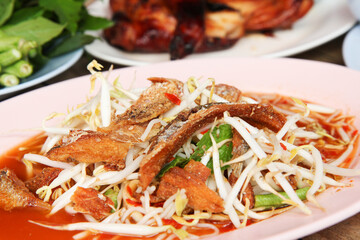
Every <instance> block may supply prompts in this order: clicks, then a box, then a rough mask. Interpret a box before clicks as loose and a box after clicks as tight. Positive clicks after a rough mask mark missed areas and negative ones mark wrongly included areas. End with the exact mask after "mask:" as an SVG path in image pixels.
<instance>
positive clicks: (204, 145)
mask: <svg viewBox="0 0 360 240" xmlns="http://www.w3.org/2000/svg"><path fill="white" fill-rule="evenodd" d="M211 134H212V135H213V137H214V139H215V141H216V143H219V142H221V141H224V140H226V139H231V138H232V137H233V133H232V129H231V126H230V125H229V124H222V125H220V126H219V127H215V128H214V129H213V131H212V132H211ZM211 146H212V142H211V138H210V131H208V132H206V133H205V134H204V135H203V137H202V138H201V139H200V141H199V142H198V143H197V144H196V149H195V151H194V153H193V154H192V155H191V156H190V159H194V160H195V161H201V157H202V156H203V155H204V153H205V151H206V150H208V149H209V148H210V147H211ZM232 148H233V144H232V142H229V143H226V144H224V145H223V146H221V147H220V148H219V158H220V160H221V161H222V162H227V161H229V160H230V159H231V158H232ZM207 167H208V168H210V169H213V166H212V161H209V162H208V164H207ZM223 169H224V168H223Z"/></svg>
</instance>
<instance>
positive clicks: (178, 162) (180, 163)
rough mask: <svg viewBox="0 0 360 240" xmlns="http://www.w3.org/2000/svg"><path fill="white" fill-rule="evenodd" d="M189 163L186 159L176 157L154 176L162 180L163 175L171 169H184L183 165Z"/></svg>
mask: <svg viewBox="0 0 360 240" xmlns="http://www.w3.org/2000/svg"><path fill="white" fill-rule="evenodd" d="M189 161H190V159H186V158H182V157H179V156H176V157H175V158H174V159H173V160H172V161H171V162H168V163H166V164H165V165H164V166H163V167H162V169H161V170H160V172H159V173H158V175H157V176H156V178H162V177H163V176H164V174H165V173H166V172H167V171H169V170H170V169H171V168H173V167H181V168H183V167H185V165H186V164H187V163H188V162H189Z"/></svg>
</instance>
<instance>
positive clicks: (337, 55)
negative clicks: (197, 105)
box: [16, 35, 360, 240]
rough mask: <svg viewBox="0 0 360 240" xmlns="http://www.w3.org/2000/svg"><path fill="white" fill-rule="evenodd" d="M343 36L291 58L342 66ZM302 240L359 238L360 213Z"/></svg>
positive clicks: (81, 69)
mask: <svg viewBox="0 0 360 240" xmlns="http://www.w3.org/2000/svg"><path fill="white" fill-rule="evenodd" d="M344 36H345V35H342V36H340V37H338V38H336V39H334V40H332V41H330V42H328V43H326V44H324V45H321V46H319V47H317V48H314V49H312V50H309V51H306V52H303V53H300V54H297V55H295V56H291V58H298V59H307V60H315V61H321V62H328V63H333V64H338V65H343V66H344V60H343V58H342V52H341V48H342V43H343V40H344ZM92 59H93V57H91V56H90V55H88V54H87V53H86V52H85V53H84V54H83V56H82V57H81V59H80V60H79V61H78V62H77V63H76V64H75V65H73V66H72V67H71V68H70V69H68V70H67V71H65V72H64V73H62V74H60V75H58V76H56V77H54V78H52V79H50V80H49V81H46V82H44V83H41V84H39V85H37V86H34V87H31V88H29V89H27V90H24V91H20V92H17V93H16V95H18V94H21V93H24V92H27V91H31V90H33V89H36V88H40V87H43V86H47V85H50V84H54V83H57V82H60V81H66V80H68V79H71V78H74V77H79V76H83V75H87V74H88V71H87V69H86V66H87V64H88V63H89V62H90V61H91V60H92ZM99 62H100V63H101V64H103V65H104V67H105V68H104V69H108V68H109V66H110V65H111V63H107V62H104V61H99ZM121 67H124V66H120V65H114V68H115V69H116V68H121ZM302 239H303V240H318V239H321V240H325V239H339V240H350V239H354V240H355V239H360V214H359V213H355V212H354V216H353V217H351V218H349V219H347V220H345V221H343V222H340V223H338V224H336V225H334V226H332V227H329V228H327V229H325V230H322V231H320V232H316V233H314V234H312V235H309V236H306V237H304V238H302Z"/></svg>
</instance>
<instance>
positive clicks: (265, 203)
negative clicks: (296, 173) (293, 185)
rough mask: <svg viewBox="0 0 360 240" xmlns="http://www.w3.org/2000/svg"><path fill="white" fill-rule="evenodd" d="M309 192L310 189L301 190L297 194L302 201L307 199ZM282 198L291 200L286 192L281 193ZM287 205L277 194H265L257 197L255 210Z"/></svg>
mask: <svg viewBox="0 0 360 240" xmlns="http://www.w3.org/2000/svg"><path fill="white" fill-rule="evenodd" d="M308 190H309V187H305V188H300V189H298V190H296V191H295V192H296V194H297V195H298V197H299V198H300V199H301V200H305V199H306V193H307V191H308ZM280 194H281V195H282V196H284V197H285V198H286V199H289V196H288V195H287V194H286V193H285V192H280ZM285 205H286V204H284V203H283V200H282V199H281V198H280V197H278V196H276V195H275V194H272V193H271V194H264V195H255V205H254V207H255V208H258V207H265V208H266V209H268V208H277V207H282V206H285Z"/></svg>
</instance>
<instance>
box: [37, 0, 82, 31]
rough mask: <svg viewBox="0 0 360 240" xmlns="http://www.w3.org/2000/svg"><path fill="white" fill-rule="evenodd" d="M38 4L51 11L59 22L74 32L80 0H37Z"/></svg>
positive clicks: (76, 26)
mask: <svg viewBox="0 0 360 240" xmlns="http://www.w3.org/2000/svg"><path fill="white" fill-rule="evenodd" d="M39 5H40V6H41V7H43V8H44V9H46V10H50V11H53V12H54V13H55V14H56V15H57V16H58V18H59V23H60V24H62V25H64V26H66V28H67V29H68V30H69V31H70V32H71V33H72V34H75V33H76V31H77V28H78V21H79V20H80V12H81V8H82V2H79V1H74V0H51V1H49V0H39Z"/></svg>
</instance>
